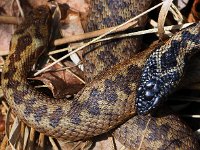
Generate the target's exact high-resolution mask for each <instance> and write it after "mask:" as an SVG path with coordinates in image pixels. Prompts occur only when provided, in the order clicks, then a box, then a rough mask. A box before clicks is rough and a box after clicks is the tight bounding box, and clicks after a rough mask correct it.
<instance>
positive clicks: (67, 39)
mask: <svg viewBox="0 0 200 150" xmlns="http://www.w3.org/2000/svg"><path fill="white" fill-rule="evenodd" d="M136 24H137V21H134V22H130V23H128V24H126V25H124V26H123V27H122V28H119V29H117V30H115V31H113V32H112V33H116V32H120V31H124V30H126V29H128V28H129V27H132V26H135V25H136ZM114 28H115V27H111V28H106V29H101V30H97V31H93V32H88V33H84V34H79V35H74V36H70V37H65V38H61V39H57V40H55V41H54V45H55V46H57V45H62V44H65V43H72V42H77V41H81V40H86V39H90V38H94V37H97V36H100V35H102V34H105V33H107V32H109V31H110V30H112V29H114Z"/></svg>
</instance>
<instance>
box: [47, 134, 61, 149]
mask: <svg viewBox="0 0 200 150" xmlns="http://www.w3.org/2000/svg"><path fill="white" fill-rule="evenodd" d="M49 141H50V142H51V145H52V147H53V150H59V148H58V146H57V145H56V143H55V142H54V140H53V138H52V137H49Z"/></svg>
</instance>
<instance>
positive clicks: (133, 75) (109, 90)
mask: <svg viewBox="0 0 200 150" xmlns="http://www.w3.org/2000/svg"><path fill="white" fill-rule="evenodd" d="M140 73H141V69H140V68H138V67H137V66H134V65H130V66H129V67H128V70H127V74H125V75H120V74H118V75H117V76H116V78H115V79H114V80H109V79H107V80H105V81H104V84H105V90H104V91H102V92H100V91H99V90H98V89H96V88H93V89H92V90H91V92H90V96H89V98H88V99H87V100H86V101H84V102H83V103H81V102H79V101H78V100H77V99H74V100H73V101H72V104H71V108H70V111H69V112H68V116H70V118H71V123H73V124H79V123H80V122H81V115H80V113H81V112H82V111H83V110H87V111H88V113H89V114H90V115H93V116H98V115H99V114H100V113H101V109H100V108H99V104H98V102H99V101H107V102H108V103H110V104H114V103H115V102H116V101H117V100H118V95H117V93H116V91H117V90H121V91H123V92H124V93H125V94H127V95H130V94H131V93H132V92H133V91H132V89H131V88H130V84H132V83H134V82H138V80H139V76H140ZM105 112H106V111H105ZM108 113H109V112H108Z"/></svg>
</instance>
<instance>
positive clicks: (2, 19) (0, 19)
mask: <svg viewBox="0 0 200 150" xmlns="http://www.w3.org/2000/svg"><path fill="white" fill-rule="evenodd" d="M0 23H4V24H16V25H19V24H20V23H21V19H20V18H18V17H12V16H0Z"/></svg>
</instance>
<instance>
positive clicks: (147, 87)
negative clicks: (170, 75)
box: [136, 79, 162, 115]
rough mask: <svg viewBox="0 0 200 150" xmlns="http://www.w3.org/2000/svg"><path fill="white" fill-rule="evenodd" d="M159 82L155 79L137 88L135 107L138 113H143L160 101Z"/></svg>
mask: <svg viewBox="0 0 200 150" xmlns="http://www.w3.org/2000/svg"><path fill="white" fill-rule="evenodd" d="M160 87H161V83H160V82H159V81H156V80H155V79H152V80H149V81H147V82H145V84H143V85H140V86H139V88H138V90H137V96H136V107H137V112H138V114H141V115H145V114H147V113H148V112H150V111H151V110H152V109H155V108H156V107H157V106H158V105H159V104H160V102H161V99H162V96H161V90H162V89H161V88H160Z"/></svg>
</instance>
